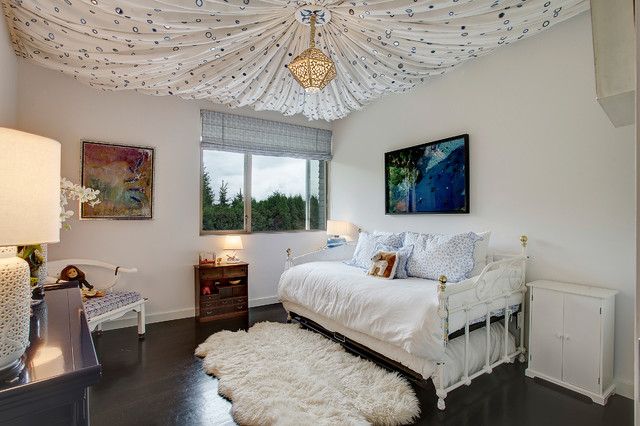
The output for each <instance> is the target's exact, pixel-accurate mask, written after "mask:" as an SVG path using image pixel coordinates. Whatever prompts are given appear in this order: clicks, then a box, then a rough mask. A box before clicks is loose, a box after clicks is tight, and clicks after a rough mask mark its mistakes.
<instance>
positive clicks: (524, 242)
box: [520, 235, 529, 247]
mask: <svg viewBox="0 0 640 426" xmlns="http://www.w3.org/2000/svg"><path fill="white" fill-rule="evenodd" d="M527 241H529V238H528V237H527V236H526V235H520V244H522V247H526V246H527Z"/></svg>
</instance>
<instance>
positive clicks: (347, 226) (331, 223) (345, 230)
mask: <svg viewBox="0 0 640 426" xmlns="http://www.w3.org/2000/svg"><path fill="white" fill-rule="evenodd" d="M327 234H328V235H343V236H344V235H349V234H351V223H350V222H345V221H343V220H327Z"/></svg>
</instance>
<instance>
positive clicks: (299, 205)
mask: <svg viewBox="0 0 640 426" xmlns="http://www.w3.org/2000/svg"><path fill="white" fill-rule="evenodd" d="M325 168H326V164H325V162H324V161H321V160H304V159H300V158H287V157H271V156H263V155H250V154H239V153H235V152H224V151H213V150H206V149H205V150H203V151H202V197H201V200H202V231H203V232H204V233H206V232H209V231H213V232H219V231H236V232H238V231H243V232H244V231H246V232H274V231H275V232H277V231H303V230H318V229H324V228H325V222H326V220H325V208H326V207H325V206H326V202H325V193H326V189H325V181H326V179H325ZM245 182H251V185H245ZM244 194H247V195H248V196H247V197H245V195H244ZM249 199H251V205H250V206H249V205H247V204H245V203H246V202H247V201H248V200H249ZM249 217H250V218H251V226H250V227H249V226H248V225H249V223H248V220H247V221H246V222H247V223H245V218H247V219H248V218H249Z"/></svg>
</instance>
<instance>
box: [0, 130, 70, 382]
mask: <svg viewBox="0 0 640 426" xmlns="http://www.w3.org/2000/svg"><path fill="white" fill-rule="evenodd" d="M0 152H2V155H0V312H1V313H2V319H1V320H0V372H1V371H2V370H5V373H7V371H6V370H15V369H18V368H19V366H20V363H21V357H22V354H23V353H24V351H25V349H26V348H27V346H28V344H29V307H30V305H31V280H30V270H29V265H28V263H27V262H26V261H25V260H24V259H21V258H19V257H17V247H16V246H18V245H33V244H41V243H55V242H58V241H59V239H60V217H59V215H60V143H58V142H56V141H54V140H52V139H47V138H44V137H42V136H36V135H32V134H29V133H24V132H20V131H17V130H13V129H6V128H0Z"/></svg>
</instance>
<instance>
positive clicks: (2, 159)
mask: <svg viewBox="0 0 640 426" xmlns="http://www.w3.org/2000/svg"><path fill="white" fill-rule="evenodd" d="M58 241H60V143H59V142H56V141H54V140H52V139H47V138H44V137H42V136H36V135H32V134H29V133H25V132H20V131H18V130H13V129H7V128H2V127H0V246H17V245H30V244H41V243H57V242H58Z"/></svg>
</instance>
